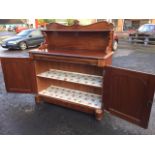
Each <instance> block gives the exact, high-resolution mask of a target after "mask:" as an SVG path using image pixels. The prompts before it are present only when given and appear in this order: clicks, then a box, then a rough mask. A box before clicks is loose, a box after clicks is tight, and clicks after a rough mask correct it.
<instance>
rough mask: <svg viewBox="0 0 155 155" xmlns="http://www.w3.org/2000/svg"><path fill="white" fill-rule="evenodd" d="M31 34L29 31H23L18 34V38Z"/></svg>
mask: <svg viewBox="0 0 155 155" xmlns="http://www.w3.org/2000/svg"><path fill="white" fill-rule="evenodd" d="M29 33H30V31H29V30H23V31H21V32H20V33H18V34H17V35H18V36H26V35H28V34H29Z"/></svg>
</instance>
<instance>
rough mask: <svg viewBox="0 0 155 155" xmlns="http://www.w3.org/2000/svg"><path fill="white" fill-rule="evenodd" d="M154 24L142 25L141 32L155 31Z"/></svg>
mask: <svg viewBox="0 0 155 155" xmlns="http://www.w3.org/2000/svg"><path fill="white" fill-rule="evenodd" d="M154 28H155V27H154V25H142V26H141V27H140V28H139V29H138V31H139V32H152V31H154Z"/></svg>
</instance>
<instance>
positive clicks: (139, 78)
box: [103, 66, 155, 128]
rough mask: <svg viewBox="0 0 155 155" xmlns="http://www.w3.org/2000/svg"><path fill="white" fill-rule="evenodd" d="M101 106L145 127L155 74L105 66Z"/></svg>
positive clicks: (146, 125)
mask: <svg viewBox="0 0 155 155" xmlns="http://www.w3.org/2000/svg"><path fill="white" fill-rule="evenodd" d="M103 87H104V91H103V104H104V105H103V107H104V108H105V109H106V110H107V111H109V112H111V113H113V114H115V115H117V116H119V117H121V118H123V119H125V120H128V121H130V122H132V123H134V124H137V125H139V126H141V127H144V128H147V127H148V122H149V117H150V112H151V107H152V103H153V97H154V91H155V75H151V74H147V73H142V72H137V71H131V70H127V69H121V68H116V67H111V66H108V67H106V68H105V77H104V86H103Z"/></svg>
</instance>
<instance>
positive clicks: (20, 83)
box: [1, 58, 36, 93]
mask: <svg viewBox="0 0 155 155" xmlns="http://www.w3.org/2000/svg"><path fill="white" fill-rule="evenodd" d="M1 64H2V70H3V74H4V81H5V86H6V90H7V91H8V92H19V93H35V92H36V79H35V69H34V63H33V61H32V60H31V59H30V58H2V59H1Z"/></svg>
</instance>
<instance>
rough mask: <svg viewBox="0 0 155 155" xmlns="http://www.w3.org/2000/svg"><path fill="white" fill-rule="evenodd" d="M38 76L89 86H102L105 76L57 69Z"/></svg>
mask: <svg viewBox="0 0 155 155" xmlns="http://www.w3.org/2000/svg"><path fill="white" fill-rule="evenodd" d="M37 77H43V78H50V79H55V80H61V81H67V82H72V83H77V84H83V85H87V86H94V87H99V88H102V83H103V77H102V76H97V75H90V74H83V73H77V72H69V71H63V70H57V69H50V70H49V71H46V72H43V73H40V74H38V75H37Z"/></svg>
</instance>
